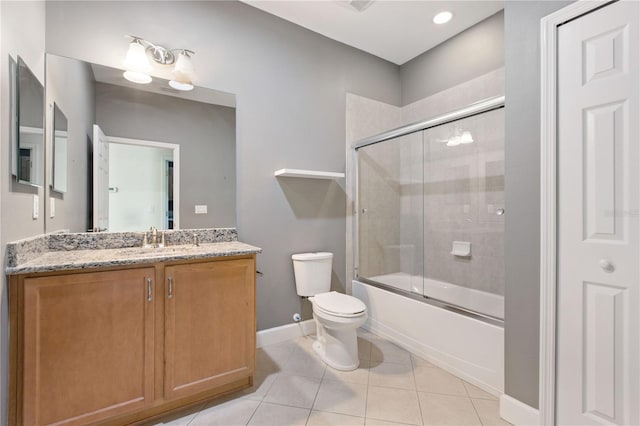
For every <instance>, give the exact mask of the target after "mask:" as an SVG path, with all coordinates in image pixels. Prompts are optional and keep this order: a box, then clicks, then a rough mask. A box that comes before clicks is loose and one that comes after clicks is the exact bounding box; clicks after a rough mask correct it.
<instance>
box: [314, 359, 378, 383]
mask: <svg viewBox="0 0 640 426" xmlns="http://www.w3.org/2000/svg"><path fill="white" fill-rule="evenodd" d="M322 380H338V381H342V382H347V383H363V384H367V383H369V361H368V360H364V359H361V360H360V365H359V366H358V368H356V369H355V370H351V371H340V370H336V369H335V368H331V367H327V369H326V370H325V371H324V376H323V377H322Z"/></svg>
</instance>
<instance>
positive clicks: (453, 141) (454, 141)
mask: <svg viewBox="0 0 640 426" xmlns="http://www.w3.org/2000/svg"><path fill="white" fill-rule="evenodd" d="M460 143H462V138H461V137H460V136H454V137H452V138H451V139H449V141H447V146H456V145H460Z"/></svg>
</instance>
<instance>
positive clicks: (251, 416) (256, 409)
mask: <svg viewBox="0 0 640 426" xmlns="http://www.w3.org/2000/svg"><path fill="white" fill-rule="evenodd" d="M261 405H262V401H260V402H258V405H256V408H254V409H253V413H251V415H250V416H249V418H248V419H247V422H246V423H245V426H247V425H248V424H249V423H251V419H253V416H255V415H256V413H257V412H258V408H260V406H261Z"/></svg>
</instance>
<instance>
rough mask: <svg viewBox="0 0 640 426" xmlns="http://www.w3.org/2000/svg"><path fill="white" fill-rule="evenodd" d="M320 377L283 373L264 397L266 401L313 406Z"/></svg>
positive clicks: (306, 406) (304, 406) (296, 405)
mask: <svg viewBox="0 0 640 426" xmlns="http://www.w3.org/2000/svg"><path fill="white" fill-rule="evenodd" d="M319 387H320V379H316V378H313V377H302V376H289V375H286V374H281V375H280V376H278V378H277V379H276V381H275V383H274V384H273V385H272V386H271V389H269V392H267V395H266V396H265V397H264V402H271V403H274V404H283V405H291V406H294V407H300V408H311V406H312V405H313V400H314V399H315V397H316V394H317V393H318V388H319Z"/></svg>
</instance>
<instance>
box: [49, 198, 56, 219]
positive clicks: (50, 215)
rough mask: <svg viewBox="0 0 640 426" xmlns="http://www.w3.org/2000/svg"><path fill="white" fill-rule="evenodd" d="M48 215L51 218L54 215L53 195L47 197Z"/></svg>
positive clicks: (54, 202) (54, 203) (54, 201)
mask: <svg viewBox="0 0 640 426" xmlns="http://www.w3.org/2000/svg"><path fill="white" fill-rule="evenodd" d="M49 217H50V218H51V219H53V218H54V217H56V199H55V198H53V197H50V198H49Z"/></svg>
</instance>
